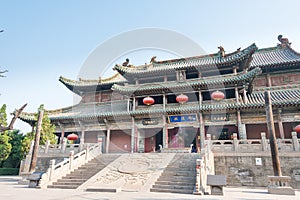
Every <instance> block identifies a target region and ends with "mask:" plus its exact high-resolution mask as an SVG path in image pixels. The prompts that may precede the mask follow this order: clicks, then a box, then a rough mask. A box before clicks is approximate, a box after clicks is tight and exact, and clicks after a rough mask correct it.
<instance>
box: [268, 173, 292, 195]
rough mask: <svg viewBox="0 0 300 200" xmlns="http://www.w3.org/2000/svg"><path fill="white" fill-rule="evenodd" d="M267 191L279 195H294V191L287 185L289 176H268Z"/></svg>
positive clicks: (289, 179)
mask: <svg viewBox="0 0 300 200" xmlns="http://www.w3.org/2000/svg"><path fill="white" fill-rule="evenodd" d="M268 181H269V185H268V193H269V194H279V195H295V191H294V189H293V188H292V187H290V186H289V182H290V181H291V177H289V176H268Z"/></svg>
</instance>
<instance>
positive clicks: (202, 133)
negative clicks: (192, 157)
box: [199, 111, 205, 149]
mask: <svg viewBox="0 0 300 200" xmlns="http://www.w3.org/2000/svg"><path fill="white" fill-rule="evenodd" d="M199 132H200V147H201V149H202V148H204V141H205V126H204V120H203V114H202V112H201V111H200V112H199Z"/></svg>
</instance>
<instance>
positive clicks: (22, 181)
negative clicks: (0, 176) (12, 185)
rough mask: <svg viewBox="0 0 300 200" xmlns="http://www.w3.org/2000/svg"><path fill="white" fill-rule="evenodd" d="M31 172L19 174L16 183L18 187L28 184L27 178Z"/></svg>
mask: <svg viewBox="0 0 300 200" xmlns="http://www.w3.org/2000/svg"><path fill="white" fill-rule="evenodd" d="M31 174H32V173H31V172H21V173H20V174H19V176H20V177H21V179H20V180H19V181H18V184H19V185H28V184H29V180H28V177H29V176H30V175H31Z"/></svg>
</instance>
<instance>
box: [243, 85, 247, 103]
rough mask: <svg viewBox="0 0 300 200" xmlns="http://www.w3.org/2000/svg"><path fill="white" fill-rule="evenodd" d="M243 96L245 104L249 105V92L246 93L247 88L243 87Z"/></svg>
mask: <svg viewBox="0 0 300 200" xmlns="http://www.w3.org/2000/svg"><path fill="white" fill-rule="evenodd" d="M243 88H244V89H243V96H244V103H248V97H247V91H246V86H245V85H244V86H243Z"/></svg>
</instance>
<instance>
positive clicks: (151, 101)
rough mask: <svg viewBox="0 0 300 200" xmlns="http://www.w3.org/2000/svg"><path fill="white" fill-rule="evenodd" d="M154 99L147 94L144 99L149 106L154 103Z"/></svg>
mask: <svg viewBox="0 0 300 200" xmlns="http://www.w3.org/2000/svg"><path fill="white" fill-rule="evenodd" d="M154 102H155V101H154V99H153V98H152V97H150V96H147V97H145V98H144V99H143V103H144V104H146V105H147V106H149V105H152V104H154Z"/></svg>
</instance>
